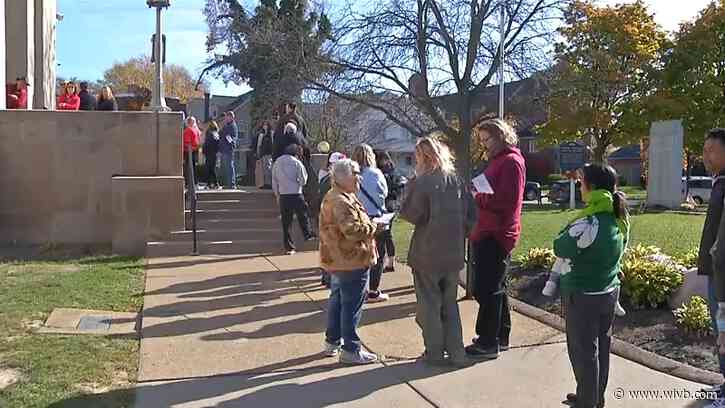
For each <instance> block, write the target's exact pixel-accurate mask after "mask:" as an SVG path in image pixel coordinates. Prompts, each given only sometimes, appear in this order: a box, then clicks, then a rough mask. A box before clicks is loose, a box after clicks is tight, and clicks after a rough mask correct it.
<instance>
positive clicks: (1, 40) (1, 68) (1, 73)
mask: <svg viewBox="0 0 725 408" xmlns="http://www.w3.org/2000/svg"><path fill="white" fill-rule="evenodd" d="M11 1H12V0H11ZM7 82H8V81H7V78H6V76H5V0H0V84H1V85H2V87H3V88H2V89H3V91H4V90H5V84H6V83H7ZM5 108H7V106H6V105H5V98H4V97H0V110H2V109H5Z"/></svg>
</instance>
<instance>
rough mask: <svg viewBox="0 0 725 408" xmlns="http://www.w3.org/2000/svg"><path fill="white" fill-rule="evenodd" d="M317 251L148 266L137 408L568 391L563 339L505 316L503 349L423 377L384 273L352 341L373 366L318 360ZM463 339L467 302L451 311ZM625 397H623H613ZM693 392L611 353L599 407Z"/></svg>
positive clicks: (321, 315) (544, 399)
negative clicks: (508, 327)
mask: <svg viewBox="0 0 725 408" xmlns="http://www.w3.org/2000/svg"><path fill="white" fill-rule="evenodd" d="M316 264H317V258H316V254H315V253H302V254H297V255H295V256H291V257H290V256H273V257H254V256H238V257H234V256H229V257H223V256H202V257H193V258H191V257H188V258H165V259H155V260H152V261H150V263H149V265H148V274H147V281H146V291H147V293H146V297H145V306H144V311H143V329H142V340H141V366H140V372H139V384H138V385H137V401H136V408H162V407H184V408H191V407H198V408H202V407H203V408H207V407H224V408H231V407H239V408H255V407H260V408H278V407H280V408H281V407H288V406H289V407H295V408H298V407H299V408H314V407H327V406H345V407H348V406H351V407H375V408H383V407H406V408H407V407H411V408H413V407H414V408H419V407H421V408H424V407H491V408H496V407H547V408H549V407H564V405H562V404H561V400H562V399H563V396H564V395H565V393H566V392H570V391H573V390H574V380H573V374H572V372H571V368H570V366H569V361H568V357H567V353H566V344H565V341H564V336H563V334H562V333H560V332H558V331H556V330H554V329H552V328H550V327H548V326H545V325H542V324H540V323H538V322H536V321H534V320H531V319H529V318H527V317H524V316H522V315H519V314H514V315H513V327H514V330H513V333H512V337H511V340H512V345H513V348H512V349H511V350H510V351H508V352H506V353H504V354H503V355H502V357H501V358H499V359H498V360H495V361H490V362H484V363H479V364H477V365H475V366H473V367H470V368H467V369H464V370H458V371H453V370H448V369H438V368H435V369H434V368H428V367H426V366H424V365H422V364H420V363H417V362H416V361H415V358H416V357H417V356H419V355H420V353H422V351H423V344H422V338H421V336H420V330H419V329H418V327H417V325H416V323H415V293H414V290H413V286H412V277H411V275H410V273H409V271H408V270H406V269H404V268H399V270H398V271H397V272H394V273H386V274H385V275H384V276H383V289H384V290H386V291H387V293H389V294H390V295H391V301H390V302H386V303H379V304H374V305H366V310H365V312H364V315H363V323H362V329H361V337H362V339H363V341H364V344H365V346H366V347H367V348H368V349H370V350H371V351H373V352H375V353H378V354H380V355H383V356H385V359H384V361H383V362H382V363H381V364H375V365H370V366H365V367H345V366H342V365H340V364H338V362H337V359H334V358H325V357H322V356H321V355H320V351H321V347H322V341H323V333H324V329H325V312H324V308H325V306H326V304H325V303H326V298H327V291H326V290H324V288H322V287H321V286H320V285H319V276H318V274H317V272H316V271H315V270H314V269H312V268H314V267H315V265H316ZM460 306H461V314H462V319H463V323H464V335H465V337H464V338H466V339H470V338H471V337H472V335H473V332H472V329H473V326H474V324H473V322H474V319H475V312H476V305H475V303H474V302H471V301H463V302H461V304H460ZM619 389H621V390H623V392H624V398H623V399H621V400H617V399H616V397H615V395H614V394H615V393H617V392H619ZM699 389H700V386H699V385H697V384H694V383H691V382H687V381H683V380H680V379H677V378H674V377H671V376H668V375H665V374H661V373H659V372H656V371H653V370H650V369H648V368H646V367H643V366H641V365H638V364H636V363H633V362H630V361H627V360H624V359H621V358H619V357H616V356H612V370H611V380H610V385H609V388H608V400H607V407H701V406H702V405H703V403H702V402H701V401H695V400H694V399H692V398H690V399H686V398H684V396H683V397H681V398H679V399H676V397H669V398H667V397H665V396H664V394H663V395H662V396H661V397H660V398H659V399H656V400H650V401H645V400H635V399H633V398H632V397H630V395H629V392H630V391H640V390H643V391H655V392H657V391H661V392H663V393H664V392H672V391H674V392H683V391H690V392H695V391H697V390H699Z"/></svg>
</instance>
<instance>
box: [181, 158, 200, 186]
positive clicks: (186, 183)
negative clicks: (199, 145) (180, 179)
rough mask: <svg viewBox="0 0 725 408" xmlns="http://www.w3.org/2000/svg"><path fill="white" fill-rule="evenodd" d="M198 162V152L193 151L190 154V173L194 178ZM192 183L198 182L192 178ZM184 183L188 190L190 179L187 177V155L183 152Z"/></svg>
mask: <svg viewBox="0 0 725 408" xmlns="http://www.w3.org/2000/svg"><path fill="white" fill-rule="evenodd" d="M198 161H199V152H198V151H194V152H191V162H192V165H193V167H192V171H193V172H194V176H196V163H197V162H198ZM194 181H195V182H198V181H199V180H196V177H194ZM184 183H185V185H186V188H189V187H190V186H191V177H190V176H189V153H188V152H184Z"/></svg>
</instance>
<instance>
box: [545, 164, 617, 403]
mask: <svg viewBox="0 0 725 408" xmlns="http://www.w3.org/2000/svg"><path fill="white" fill-rule="evenodd" d="M578 176H579V179H580V180H581V186H582V187H581V189H582V197H583V199H584V201H585V202H586V204H587V206H586V208H584V209H583V210H582V211H580V213H579V214H577V216H576V217H575V219H574V220H573V221H572V222H571V223H570V224H568V225H567V226H566V228H564V230H563V231H562V232H561V234H560V235H559V237H558V238H557V239H556V240H555V241H554V252H555V253H556V256H557V257H558V259H557V265H556V266H555V269H556V271H555V272H558V274H559V286H560V289H561V294H562V304H563V307H564V313H565V315H566V342H567V348H568V350H569V360H570V361H571V365H572V368H573V369H574V377H575V378H576V382H577V387H576V388H577V389H576V394H568V395H567V396H566V397H567V400H568V401H569V402H571V403H574V407H577V408H595V407H596V408H599V407H603V406H604V395H605V391H606V388H607V381H608V378H609V350H610V345H611V340H612V337H611V330H612V323H613V321H614V315H615V307H616V305H617V302H618V299H619V286H620V282H619V273H620V270H621V260H622V255H623V254H624V249H625V247H626V245H627V241H628V239H629V214H628V211H627V199H626V197H625V196H624V194H623V193H621V192H619V191H617V188H616V184H617V173H616V172H615V171H614V169H613V168H611V167H610V166H607V165H601V164H589V165H587V166H585V167H584V168H583V169H581V170H580V171H579V173H578ZM548 285H549V284H548V283H547V286H548Z"/></svg>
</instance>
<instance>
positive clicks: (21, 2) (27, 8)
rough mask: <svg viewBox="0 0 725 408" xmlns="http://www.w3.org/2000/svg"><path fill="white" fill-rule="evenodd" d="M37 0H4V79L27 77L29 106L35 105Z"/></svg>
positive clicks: (13, 79) (12, 79)
mask: <svg viewBox="0 0 725 408" xmlns="http://www.w3.org/2000/svg"><path fill="white" fill-rule="evenodd" d="M34 11H35V0H5V39H6V43H5V69H6V72H5V75H6V81H5V82H8V81H9V82H15V78H18V77H25V78H27V79H28V82H30V85H31V86H29V87H28V108H30V107H32V106H33V95H34V90H35V87H36V86H37V84H36V83H35V39H34V38H35V12H34Z"/></svg>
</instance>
